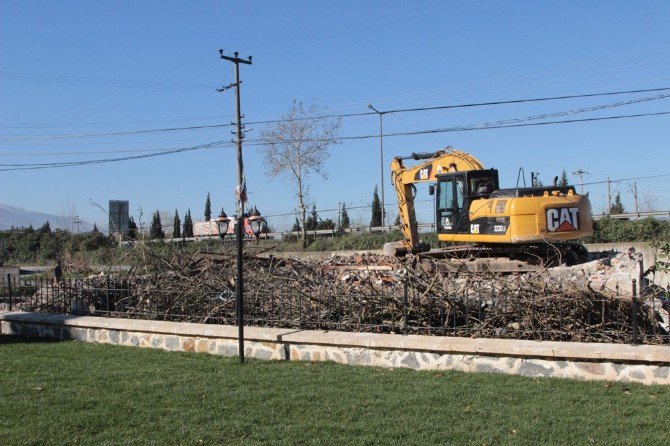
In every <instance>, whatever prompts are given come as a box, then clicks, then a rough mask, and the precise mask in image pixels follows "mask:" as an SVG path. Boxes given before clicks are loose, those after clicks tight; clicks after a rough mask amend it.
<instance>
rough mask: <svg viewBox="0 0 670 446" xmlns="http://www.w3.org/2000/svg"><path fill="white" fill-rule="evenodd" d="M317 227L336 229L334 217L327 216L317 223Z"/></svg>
mask: <svg viewBox="0 0 670 446" xmlns="http://www.w3.org/2000/svg"><path fill="white" fill-rule="evenodd" d="M316 229H335V222H334V221H333V219H332V218H326V219H325V220H321V221H320V222H319V223H318V224H317V225H316Z"/></svg>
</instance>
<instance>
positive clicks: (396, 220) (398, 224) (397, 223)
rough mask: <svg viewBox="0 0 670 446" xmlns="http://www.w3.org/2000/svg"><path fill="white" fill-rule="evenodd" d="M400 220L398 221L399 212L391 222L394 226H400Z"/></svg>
mask: <svg viewBox="0 0 670 446" xmlns="http://www.w3.org/2000/svg"><path fill="white" fill-rule="evenodd" d="M401 224H402V222H401V221H400V214H398V215H396V216H395V221H394V222H393V225H394V226H400V225H401Z"/></svg>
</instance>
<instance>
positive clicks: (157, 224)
mask: <svg viewBox="0 0 670 446" xmlns="http://www.w3.org/2000/svg"><path fill="white" fill-rule="evenodd" d="M149 238H150V239H161V238H165V232H163V223H162V222H161V214H160V213H159V212H158V211H156V212H155V213H154V216H153V219H152V220H151V228H150V229H149Z"/></svg>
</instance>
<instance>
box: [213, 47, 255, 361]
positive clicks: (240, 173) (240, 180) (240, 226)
mask: <svg viewBox="0 0 670 446" xmlns="http://www.w3.org/2000/svg"><path fill="white" fill-rule="evenodd" d="M238 54H239V53H237V52H234V53H233V57H231V56H226V55H224V54H223V50H219V55H220V56H221V59H224V60H227V61H229V62H232V63H233V64H235V83H234V84H232V85H229V86H227V87H223V88H222V89H219V90H217V91H225V90H227V89H228V88H231V87H233V86H234V87H235V114H236V115H237V132H236V133H237V187H236V189H235V193H236V195H237V222H236V226H235V232H236V233H237V286H236V288H237V298H236V300H235V309H236V310H237V327H238V344H239V346H238V351H239V355H240V362H244V276H243V273H242V272H243V264H242V243H243V241H244V202H245V201H246V195H247V191H246V184H245V181H244V163H243V162H242V140H243V139H244V135H243V134H242V112H241V108H240V83H241V81H240V64H246V65H251V56H249V58H248V59H240V58H239V57H238Z"/></svg>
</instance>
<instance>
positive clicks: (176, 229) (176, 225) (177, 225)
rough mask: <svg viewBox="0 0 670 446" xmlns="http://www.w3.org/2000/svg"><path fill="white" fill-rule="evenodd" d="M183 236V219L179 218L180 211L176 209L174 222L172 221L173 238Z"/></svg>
mask: <svg viewBox="0 0 670 446" xmlns="http://www.w3.org/2000/svg"><path fill="white" fill-rule="evenodd" d="M179 237H181V220H180V219H179V211H178V210H176V209H175V210H174V222H173V223H172V238H179Z"/></svg>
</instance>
